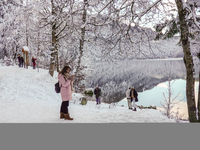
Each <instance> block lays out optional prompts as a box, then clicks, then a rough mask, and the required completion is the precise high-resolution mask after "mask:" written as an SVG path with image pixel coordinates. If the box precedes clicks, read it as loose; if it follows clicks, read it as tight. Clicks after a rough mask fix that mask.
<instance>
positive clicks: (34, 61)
mask: <svg viewBox="0 0 200 150" xmlns="http://www.w3.org/2000/svg"><path fill="white" fill-rule="evenodd" d="M17 58H18V62H19V67H23V66H24V67H25V62H24V58H23V57H22V56H21V55H19V56H18V57H17ZM36 60H37V59H36V58H34V57H32V63H33V69H35V66H36Z"/></svg>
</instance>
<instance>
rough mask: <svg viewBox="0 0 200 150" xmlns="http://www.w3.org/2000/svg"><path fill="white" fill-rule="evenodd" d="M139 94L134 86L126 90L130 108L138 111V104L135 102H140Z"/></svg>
mask: <svg viewBox="0 0 200 150" xmlns="http://www.w3.org/2000/svg"><path fill="white" fill-rule="evenodd" d="M137 96H138V93H137V91H136V90H135V89H134V87H129V89H128V90H127V91H126V98H127V101H128V108H129V109H131V110H133V111H137V109H136V105H135V102H138V97H137ZM132 103H133V104H132ZM132 106H133V107H134V109H133V107H132Z"/></svg>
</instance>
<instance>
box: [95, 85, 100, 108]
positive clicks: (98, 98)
mask: <svg viewBox="0 0 200 150" xmlns="http://www.w3.org/2000/svg"><path fill="white" fill-rule="evenodd" d="M94 94H95V95H96V102H97V105H98V104H101V89H100V88H99V87H97V86H96V88H95V90H94Z"/></svg>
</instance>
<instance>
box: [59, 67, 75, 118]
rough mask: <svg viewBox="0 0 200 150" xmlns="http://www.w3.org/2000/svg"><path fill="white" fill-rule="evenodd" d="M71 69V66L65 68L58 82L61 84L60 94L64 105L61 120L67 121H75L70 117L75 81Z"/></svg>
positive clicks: (61, 110) (62, 105)
mask: <svg viewBox="0 0 200 150" xmlns="http://www.w3.org/2000/svg"><path fill="white" fill-rule="evenodd" d="M70 71H71V68H70V67H69V66H65V67H64V68H63V69H62V70H61V71H60V72H59V74H58V80H59V84H60V87H61V89H60V94H61V98H62V104H61V108H60V119H63V118H64V119H65V120H73V118H71V117H70V116H69V112H68V106H69V101H70V100H72V93H73V87H72V85H73V81H74V75H72V76H70V74H69V73H70Z"/></svg>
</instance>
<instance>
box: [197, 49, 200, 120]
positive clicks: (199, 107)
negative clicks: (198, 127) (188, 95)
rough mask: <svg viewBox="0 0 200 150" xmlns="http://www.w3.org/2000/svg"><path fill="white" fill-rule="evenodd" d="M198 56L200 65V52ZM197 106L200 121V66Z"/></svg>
mask: <svg viewBox="0 0 200 150" xmlns="http://www.w3.org/2000/svg"><path fill="white" fill-rule="evenodd" d="M197 56H198V58H199V65H200V53H198V54H197ZM197 108H198V121H199V122H200V67H199V95H198V102H197Z"/></svg>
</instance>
